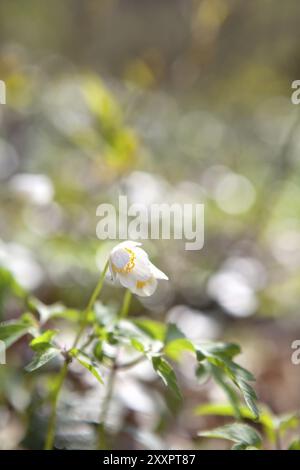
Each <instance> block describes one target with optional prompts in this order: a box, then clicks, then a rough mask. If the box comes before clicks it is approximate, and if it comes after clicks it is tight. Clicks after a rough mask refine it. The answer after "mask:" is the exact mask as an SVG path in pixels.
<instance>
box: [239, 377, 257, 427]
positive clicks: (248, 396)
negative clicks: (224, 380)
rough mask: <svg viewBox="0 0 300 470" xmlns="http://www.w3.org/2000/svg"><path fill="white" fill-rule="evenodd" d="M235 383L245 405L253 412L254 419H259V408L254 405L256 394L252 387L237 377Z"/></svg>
mask: <svg viewBox="0 0 300 470" xmlns="http://www.w3.org/2000/svg"><path fill="white" fill-rule="evenodd" d="M236 384H237V386H238V388H239V389H240V391H241V392H242V394H243V397H244V400H245V402H246V405H247V406H248V408H249V409H250V410H251V411H252V413H253V414H254V417H255V419H256V420H257V419H259V410H258V408H257V405H256V401H257V396H256V393H255V391H254V389H253V388H252V387H251V386H250V385H249V384H248V383H247V382H245V381H244V380H242V379H237V381H236Z"/></svg>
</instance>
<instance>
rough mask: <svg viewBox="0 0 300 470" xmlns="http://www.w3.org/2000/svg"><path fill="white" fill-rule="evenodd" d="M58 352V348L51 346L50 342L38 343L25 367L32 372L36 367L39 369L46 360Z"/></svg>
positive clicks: (49, 359)
mask: <svg viewBox="0 0 300 470" xmlns="http://www.w3.org/2000/svg"><path fill="white" fill-rule="evenodd" d="M59 354H60V350H59V349H58V348H55V347H53V346H52V345H51V344H50V343H40V347H39V349H38V351H37V353H36V355H35V356H34V358H33V360H32V361H31V362H30V364H28V365H27V366H26V367H25V370H27V372H33V371H34V370H36V369H39V368H40V367H42V366H43V365H45V364H47V362H49V361H51V359H53V358H54V357H56V356H58V355H59Z"/></svg>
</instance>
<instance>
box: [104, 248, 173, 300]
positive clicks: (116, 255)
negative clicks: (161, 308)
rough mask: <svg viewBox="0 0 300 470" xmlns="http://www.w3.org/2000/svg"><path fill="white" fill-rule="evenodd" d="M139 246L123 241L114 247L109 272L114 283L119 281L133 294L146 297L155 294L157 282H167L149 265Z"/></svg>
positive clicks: (161, 273)
mask: <svg viewBox="0 0 300 470" xmlns="http://www.w3.org/2000/svg"><path fill="white" fill-rule="evenodd" d="M140 245H141V243H138V242H133V241H125V242H122V243H119V244H118V245H117V246H115V247H114V248H113V250H112V251H111V253H110V257H109V270H110V274H111V277H112V279H113V280H114V281H119V282H120V283H121V284H122V286H124V287H127V288H128V289H129V290H131V292H132V293H133V294H136V295H139V296H141V297H148V296H150V295H152V294H153V293H154V292H155V290H156V288H157V280H158V279H165V280H168V276H166V274H164V273H163V272H162V271H160V270H159V269H158V268H157V267H156V266H154V264H152V263H151V261H150V260H149V257H148V255H147V253H146V252H145V251H144V250H143V249H142V248H139V246H140Z"/></svg>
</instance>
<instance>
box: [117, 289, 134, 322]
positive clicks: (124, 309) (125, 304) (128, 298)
mask: <svg viewBox="0 0 300 470" xmlns="http://www.w3.org/2000/svg"><path fill="white" fill-rule="evenodd" d="M131 297H132V293H131V291H130V290H129V289H127V290H126V292H125V295H124V299H123V304H122V308H121V310H120V313H119V315H118V318H119V319H121V318H126V317H127V316H128V312H129V307H130V302H131Z"/></svg>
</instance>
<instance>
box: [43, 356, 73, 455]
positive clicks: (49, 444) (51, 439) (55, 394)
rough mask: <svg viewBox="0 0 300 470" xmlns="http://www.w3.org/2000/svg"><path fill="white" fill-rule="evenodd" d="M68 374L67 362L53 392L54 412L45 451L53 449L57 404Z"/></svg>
mask: <svg viewBox="0 0 300 470" xmlns="http://www.w3.org/2000/svg"><path fill="white" fill-rule="evenodd" d="M67 372H68V363H67V362H65V363H64V365H63V367H62V368H61V370H60V373H59V375H58V380H57V383H56V386H55V389H54V390H53V393H52V397H51V407H52V410H51V415H50V419H49V424H48V431H47V436H46V442H45V447H44V449H45V450H52V449H53V443H54V437H55V428H56V415H57V403H58V398H59V394H60V391H61V388H62V386H63V383H64V380H65V378H66V375H67Z"/></svg>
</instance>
